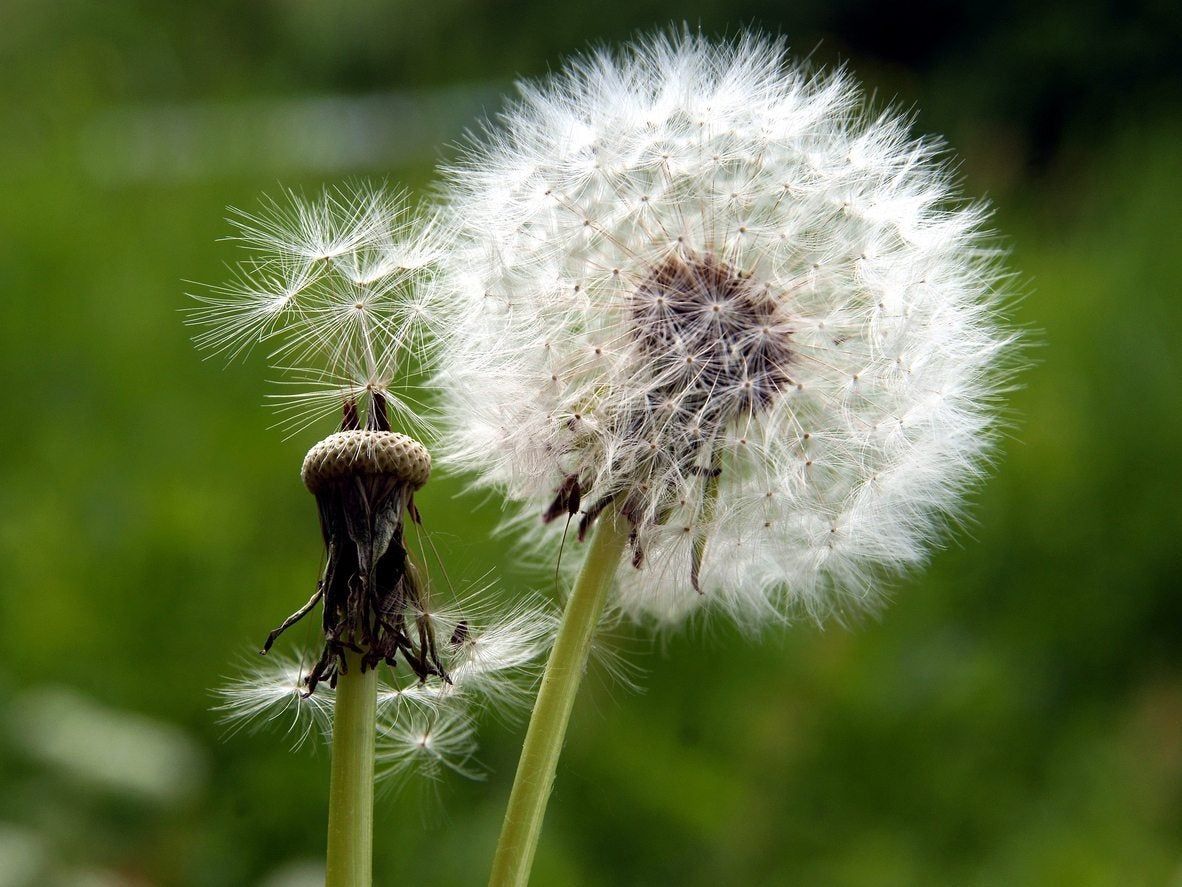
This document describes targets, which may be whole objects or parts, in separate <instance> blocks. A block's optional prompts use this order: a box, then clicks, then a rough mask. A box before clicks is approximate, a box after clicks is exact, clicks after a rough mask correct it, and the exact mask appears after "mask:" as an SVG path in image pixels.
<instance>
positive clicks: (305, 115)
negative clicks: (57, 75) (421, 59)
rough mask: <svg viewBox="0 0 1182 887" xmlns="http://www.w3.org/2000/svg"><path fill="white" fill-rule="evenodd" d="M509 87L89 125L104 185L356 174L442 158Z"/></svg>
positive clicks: (141, 109) (90, 147) (267, 104)
mask: <svg viewBox="0 0 1182 887" xmlns="http://www.w3.org/2000/svg"><path fill="white" fill-rule="evenodd" d="M500 92H501V90H500V87H499V86H497V85H494V84H488V83H485V84H468V85H459V86H451V87H447V88H443V89H432V90H417V91H395V92H382V93H372V94H369V95H361V96H343V95H328V96H309V97H299V98H288V99H250V100H243V101H235V102H199V103H193V104H167V105H141V106H123V107H116V108H112V109H110V110H107V111H105V112H103V113H101V114H99V115H98V116H97V117H95V118H94V119H92V120H91V121H90V122H89V124H87V125H86V126H84V127H82V130H81V133H80V135H79V143H78V150H79V154H80V160H81V162H82V164H83V167H84V168H85V169H86V170H87V171H88V172H89V174H90V175H91V176H92V177H93V178H94V179H95V180H96V181H98V182H99V183H100V184H103V185H108V186H119V185H129V184H168V183H177V182H190V181H198V180H203V179H213V178H224V177H232V176H249V175H259V174H275V175H281V174H288V175H290V174H295V173H319V174H328V173H336V174H339V173H347V172H353V171H373V170H384V169H387V168H389V167H391V166H408V165H413V164H417V163H433V162H434V161H436V160H437V159H439V157H440V155H441V150H442V146H444V145H446V144H447V143H448V142H453V141H455V140H456V139H457V138H458V137H459V136H461V135H462V133H463V132H464V130H465V129H467V128H469V127H471V126H472V125H474V124H475V123H476V122H477V121H478V120H480V119H481V118H482V117H483V116H485V114H486V112H487V111H488V110H490V109H495V107H496V106H497V105H498V103H499V98H498V96H499V94H500Z"/></svg>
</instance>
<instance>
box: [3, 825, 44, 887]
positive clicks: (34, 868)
mask: <svg viewBox="0 0 1182 887" xmlns="http://www.w3.org/2000/svg"><path fill="white" fill-rule="evenodd" d="M47 860H48V854H47V852H46V849H45V842H44V841H43V840H42V838H41V837H40V836H39V835H37V834H36V833H35V832H33V831H30V830H29V829H26V828H21V827H19V826H15V825H11V824H9V823H6V822H0V887H32V885H34V884H38V883H40V879H41V877H42V874H43V872H44V871H45V866H46V862H47Z"/></svg>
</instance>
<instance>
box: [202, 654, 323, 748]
mask: <svg viewBox="0 0 1182 887" xmlns="http://www.w3.org/2000/svg"><path fill="white" fill-rule="evenodd" d="M308 671H309V667H308V665H307V663H306V662H304V661H302V660H301V659H298V658H293V657H290V656H283V655H280V654H272V655H270V656H268V657H267V658H266V659H263V660H259V661H257V662H254V663H252V665H251V666H250V667H249V668H248V669H247V670H246V671H245V672H244V673H243V674H242V675H240V676H238V677H237V678H235V679H234V680H233V681H231V682H230V683H228V684H226V685H225V686H223V687H220V688H219V689H218V691H217V695H218V698H219V702H218V704H217V705H216V706H214V710H215V711H217V712H218V713H219V714H220V715H221V717H222V721H223V722H224V723H226V724H228V725H230V727H231V729H232V730H235V731H236V730H240V729H243V728H247V729H251V730H257V729H260V728H261V727H263V726H269V725H274V724H278V725H279V726H282V727H284V729H285V730H286V731H287V733H288V735H290V736H291V737H292V740H293V745H294V746H296V747H298V746H301V745H303V744H304V743H305V742H306V741H307V740H308V739H309V738H310V737H312V736H313V735H327V734H328V733H329V732H330V731H331V728H332V704H333V697H332V691H331V690H329V689H328V688H327V687H325V688H324V689H323V690H321V691H318V692H316V693H314V694H311V695H308V686H307V684H306V683H305V681H304V679H305V678H306V677H307V675H308Z"/></svg>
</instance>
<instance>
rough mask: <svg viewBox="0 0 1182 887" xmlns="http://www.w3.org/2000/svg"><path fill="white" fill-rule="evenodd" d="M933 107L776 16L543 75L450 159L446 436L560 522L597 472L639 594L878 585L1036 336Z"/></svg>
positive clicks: (966, 453)
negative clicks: (821, 64) (965, 195)
mask: <svg viewBox="0 0 1182 887" xmlns="http://www.w3.org/2000/svg"><path fill="white" fill-rule="evenodd" d="M908 130H909V123H908V120H907V119H905V118H904V117H902V116H900V115H898V114H895V113H892V112H872V111H871V110H869V109H868V108H867V107H866V103H865V98H864V96H863V93H862V92H861V90H860V88H859V87H858V86H857V84H856V83H855V82H854V81H853V80H852V79H851V78H850V76H849V75H848V74H846V73H845V72H844V71H837V72H833V73H829V74H812V73H809V72H807V71H805V70H803V69H802V68H800V67H798V66H796V65H795V64H794V63H793V62H792V61H790V59H789V57H788V55H787V50H786V46H785V45H784V43H783V42H782V41H779V40H773V39H768V38H765V37H761V36H753V35H746V36H742V37H740V38H738V39H736V40H733V41H731V42H725V43H716V42H711V41H709V40H707V39H705V38H703V37H701V36H699V35H694V34H691V33H688V32H681V33H674V34H667V35H661V36H656V37H651V38H646V39H641V40H639V41H638V42H635V43H633V44H632V45H630V46H628V47H627V48H625V49H624V50H623V51H621V52H618V53H609V52H599V53H595V54H592V55H589V56H586V57H583V58H580V59H578V60H576V61H574V62H573V63H572V64H570V65H568V66H567V67H566V69H565V70H564V71H562V72H561V73H559V74H557V75H556V76H553V77H551V78H549V79H546V80H543V81H541V82H537V83H531V84H526V85H524V86H523V87H522V97H521V99H520V101H519V102H518V103H517V104H516V105H514V106H513V107H511V108H510V109H509V110H507V111H506V112H504V113H503V115H502V117H501V119H500V121H499V124H498V125H494V126H492V127H490V128H489V130H488V132H487V133H486V134H485V135H483V136H481V137H479V138H478V140H476V141H475V142H474V143H473V144H472V145H471V146H470V147H469V148H468V150H467V153H466V156H465V157H464V158H463V159H462V160H461V161H460V162H459V163H458V164H457V165H456V166H455V167H453V168H452V169H451V170H449V171H448V186H447V197H448V202H449V207H450V210H449V211H450V216H451V218H452V219H453V220H454V224H455V225H456V227H457V229H458V240H457V245H456V247H455V249H454V250H453V251H451V252H450V253H449V255H448V256H447V257H446V265H447V266H448V272H447V276H446V289H447V293H448V299H447V303H446V305H443V306H441V309H442V310H443V313H442V314H441V316H440V317H439V318H438V320H439V325H440V328H441V335H442V336H444V337H445V345H444V347H443V348H442V349H441V358H440V360H441V366H440V371H439V374H438V379H437V381H438V385H439V386H440V387H441V388H442V390H443V392H444V399H445V404H444V413H445V417H446V421H447V423H448V426H449V429H448V430H449V434H448V435H446V436H445V439H444V444H445V449H446V452H445V453H444V457H445V459H446V460H447V461H449V462H450V463H451V464H452V465H453V466H458V467H459V468H462V469H464V470H467V471H470V472H472V473H473V474H474V475H475V477H476V479H477V482H478V483H480V484H484V485H489V486H493V487H496V488H500V489H503V490H504V491H506V492H507V494H508V495H509V496H510V497H511V498H512V499H514V500H517V501H518V502H521V503H523V504H524V506H525V508H526V510H528V511H529V512H530V513H531V514H533V515H535V517H534V519H533V521H532V523H533V525H534V526H535V527H537V529H536V530H535V541H540V542H541V544H543V545H550V544H552V543H553V542H554V541H556V540H557V538H559V537H560V536H561V535H562V529H563V528H562V522H561V521H554V522H553V523H551V524H550V525H549V526H546V527H542V526H540V525H539V522H538V521H537V519H536V515H537V514H539V513H543V512H546V511H547V505H548V504H549V503H551V501H552V500H553V503H554V504H553V505H550V509H549V512H550V516H552V517H553V516H558V515H559V512H561V513H562V514H565V511H564V510H563V508H562V506H563V505H564V504H566V505H569V504H571V502H572V496H571V492H572V490H574V491H577V492H578V493H579V494H581V507H582V510H583V513H584V521H589V520H590V519H592V518H593V516H594V514H595V513H596V511H597V510H598V509H600V508H605V507H611V508H615V509H617V510H618V511H619V513H620V514H621V515H622V516H623V517H624V518H626V519H627V521H628V522H629V524H630V529H631V530H632V539H631V550H632V560H633V564H634V568H629V567H624V568H623V569H622V570H621V571H620V574H619V578H618V580H617V597H616V603H617V605H618V606H619V607H620V608H622V609H623V610H624V611H625V612H626V613H629V614H631V615H634V616H649V617H655V618H656V619H657V620H658V621H661V622H663V623H666V624H674V623H677V622H679V621H681V620H683V619H684V618H686V617H687V616H688V615H690V614H692V613H694V612H696V611H699V610H702V609H704V608H719V609H722V610H725V611H728V612H730V613H731V614H732V615H734V616H736V617H738V618H740V619H741V620H744V621H747V622H749V623H754V624H761V623H763V622H766V621H767V620H769V619H775V618H781V617H783V616H784V615H786V614H791V613H794V612H797V611H802V610H803V611H806V612H808V613H810V614H812V615H814V616H816V617H818V618H821V617H823V616H825V615H827V614H832V613H834V612H838V613H840V612H841V611H843V610H844V608H845V607H846V606H847V605H849V604H857V603H870V602H872V600H873V594H872V589H873V586H874V584H875V583H874V579H875V577H876V575H877V574H878V572H879V568H881V567H886V568H893V569H898V568H903V567H906V566H908V565H911V564H914V563H916V562H918V561H920V560H921V559H922V558H923V557H924V554H925V551H926V550H927V549H928V547H929V546H930V543H931V541H932V540H933V539H934V538H935V536H936V535H937V534H938V532H939V531H940V530H941V529H942V526H943V524H944V523H945V522H946V521H947V519H948V516H949V515H950V514H952V513H953V512H954V510H955V507H956V503H957V500H958V499H959V497H960V496H961V494H962V493H963V491H964V489H965V487H966V486H967V485H968V484H969V482H971V481H972V480H973V479H974V478H975V477H976V476H977V475H978V473H979V468H980V466H981V464H982V460H983V458H984V457H985V456H986V455H987V452H988V449H989V445H990V442H991V438H992V436H993V431H994V429H995V423H996V420H995V415H994V401H995V399H996V395H998V394H999V392H1000V391H1001V390H1002V389H1001V386H1003V385H1004V384H1005V373H1004V371H1002V370H1001V369H1000V367H1001V366H1002V364H1001V363H999V360H1001V359H1003V358H1005V357H1006V356H1007V355H1008V354H1009V353H1010V349H1009V348H1008V346H1009V345H1010V344H1011V342H1012V341H1013V335H1012V334H1011V333H1010V332H1008V331H1006V330H1005V329H1004V328H1003V327H1002V326H1001V325H1000V323H999V321H998V317H997V314H998V305H999V299H1000V297H1001V293H1000V288H1001V281H1002V274H1001V272H1000V270H999V268H998V255H997V252H996V250H995V249H993V248H992V247H991V246H990V245H989V243H988V239H987V237H986V234H985V232H984V231H983V228H982V225H983V220H984V218H985V216H986V214H987V211H986V208H985V207H984V206H983V205H981V204H968V203H966V202H965V201H963V200H962V199H960V198H959V196H958V194H957V192H956V190H955V188H954V186H953V183H952V172H951V169H950V167H949V165H948V164H947V162H945V161H944V160H942V159H941V158H940V156H939V150H938V146H937V145H936V144H934V143H932V142H929V141H917V140H915V139H914V138H912V136H911V135H910V134H909V131H908ZM556 492H557V493H558V498H557V499H555V495H556ZM568 560H570V559H569V558H568Z"/></svg>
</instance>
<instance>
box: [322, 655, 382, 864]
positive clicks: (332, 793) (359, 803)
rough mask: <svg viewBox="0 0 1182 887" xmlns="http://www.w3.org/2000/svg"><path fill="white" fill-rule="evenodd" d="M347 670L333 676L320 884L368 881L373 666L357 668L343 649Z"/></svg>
mask: <svg viewBox="0 0 1182 887" xmlns="http://www.w3.org/2000/svg"><path fill="white" fill-rule="evenodd" d="M345 661H346V663H347V666H348V669H349V671H348V673H347V674H342V675H341V676H340V678H339V679H338V681H337V689H336V708H335V710H334V712H333V721H332V779H331V781H330V783H329V789H328V867H327V870H326V872H325V878H324V883H325V887H370V885H371V883H372V882H373V761H374V734H375V732H376V730H375V723H374V721H375V717H376V713H377V699H378V676H377V669H374V668H371V669H369V670H367V671H365V672H362V670H361V657H360V656H359V655H358V654H356V653H346V654H345Z"/></svg>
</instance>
